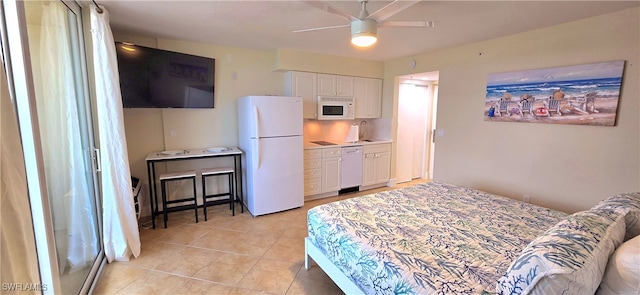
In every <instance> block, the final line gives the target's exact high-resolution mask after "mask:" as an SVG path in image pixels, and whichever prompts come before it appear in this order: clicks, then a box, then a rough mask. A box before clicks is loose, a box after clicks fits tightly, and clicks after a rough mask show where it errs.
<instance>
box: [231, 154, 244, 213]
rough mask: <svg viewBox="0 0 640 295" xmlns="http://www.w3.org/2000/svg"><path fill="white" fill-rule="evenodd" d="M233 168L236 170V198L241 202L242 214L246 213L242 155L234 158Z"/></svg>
mask: <svg viewBox="0 0 640 295" xmlns="http://www.w3.org/2000/svg"><path fill="white" fill-rule="evenodd" d="M236 159H237V161H236ZM233 166H234V168H235V170H236V173H235V174H236V197H237V198H238V199H239V200H240V213H244V201H243V200H242V154H239V155H236V156H235V157H233Z"/></svg>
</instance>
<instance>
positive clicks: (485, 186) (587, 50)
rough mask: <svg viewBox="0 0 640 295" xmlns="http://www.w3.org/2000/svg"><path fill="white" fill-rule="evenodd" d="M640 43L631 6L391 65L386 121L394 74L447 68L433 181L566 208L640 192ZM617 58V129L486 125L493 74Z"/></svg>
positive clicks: (392, 111)
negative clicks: (620, 71) (620, 69)
mask: <svg viewBox="0 0 640 295" xmlns="http://www.w3.org/2000/svg"><path fill="white" fill-rule="evenodd" d="M639 44H640V9H638V8H634V9H629V10H625V11H621V12H617V13H612V14H607V15H603V16H598V17H594V18H589V19H585V20H581V21H576V22H572V23H568V24H563V25H559V26H554V27H549V28H545V29H540V30H535V31H530V32H526V33H521V34H517V35H512V36H507V37H502V38H498V39H494V40H489V41H485V42H479V43H474V44H469V45H465V46H460V47H455V48H451V49H447V50H443V51H439V52H433V53H426V54H422V55H418V56H412V57H407V58H402V59H397V60H393V61H389V62H387V63H386V64H385V79H384V82H385V84H384V88H383V89H384V94H383V96H384V106H383V116H385V117H390V118H394V119H393V120H392V121H393V122H396V120H395V118H397V111H396V108H395V107H396V106H397V102H398V101H397V88H394V80H395V77H397V76H401V75H407V74H412V73H420V72H430V71H440V84H439V100H438V115H437V126H438V129H443V130H444V131H445V135H444V137H439V138H437V142H436V151H435V153H436V154H435V172H434V173H435V174H434V178H435V179H437V180H442V181H447V182H451V183H456V184H460V185H464V186H469V187H473V188H478V189H482V190H486V191H489V192H492V193H496V194H500V195H505V196H509V197H512V198H516V199H521V198H522V195H524V194H527V195H530V196H531V202H532V203H535V204H539V205H543V206H546V207H551V208H555V209H559V210H563V211H566V212H573V211H577V210H583V209H588V208H590V207H591V206H593V205H594V204H595V203H597V202H598V201H599V200H601V199H603V198H605V197H608V196H610V195H612V194H615V193H620V192H626V191H638V190H640V120H639V118H640V93H639V90H640V87H639V81H640V70H639V69H638V66H639V65H640V63H639V62H640V48H639V47H640V46H639ZM411 59H415V60H416V61H417V66H416V68H415V69H410V68H409V67H408V64H409V61H410V60H411ZM612 60H626V66H625V71H624V78H623V85H622V91H621V98H620V105H619V109H618V118H617V125H616V126H615V127H600V126H578V125H557V124H536V123H506V122H487V121H484V119H483V107H484V101H485V91H486V82H487V77H488V75H489V74H491V73H498V72H508V71H518V70H527V69H537V68H547V67H558V66H567V65H576V64H585V63H595V62H602V61H612ZM394 124H395V123H394ZM395 128H396V125H394V127H393V129H395ZM395 131H396V130H394V134H393V138H394V139H395V137H396V132H395ZM394 149H395V147H394ZM392 167H395V163H392ZM393 175H395V171H392V176H393Z"/></svg>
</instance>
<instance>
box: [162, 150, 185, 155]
mask: <svg viewBox="0 0 640 295" xmlns="http://www.w3.org/2000/svg"><path fill="white" fill-rule="evenodd" d="M186 153H187V150H168V151H162V152H159V153H158V155H160V156H177V155H184V154H186Z"/></svg>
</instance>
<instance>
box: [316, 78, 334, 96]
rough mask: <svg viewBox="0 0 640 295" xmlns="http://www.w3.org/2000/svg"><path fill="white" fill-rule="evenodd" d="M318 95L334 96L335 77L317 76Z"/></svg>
mask: <svg viewBox="0 0 640 295" xmlns="http://www.w3.org/2000/svg"><path fill="white" fill-rule="evenodd" d="M317 80H318V95H328V96H332V95H336V93H337V91H336V75H327V74H318V78H317Z"/></svg>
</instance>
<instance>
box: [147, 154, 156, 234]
mask: <svg viewBox="0 0 640 295" xmlns="http://www.w3.org/2000/svg"><path fill="white" fill-rule="evenodd" d="M152 167H153V162H149V161H147V176H148V177H149V178H148V179H149V207H151V224H152V226H153V228H154V229H155V228H156V214H155V211H154V208H153V205H154V203H155V202H154V201H153V189H154V188H155V181H152V179H153V180H155V178H151V170H155V169H153V168H152ZM154 174H155V173H154Z"/></svg>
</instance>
